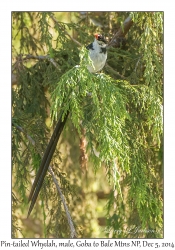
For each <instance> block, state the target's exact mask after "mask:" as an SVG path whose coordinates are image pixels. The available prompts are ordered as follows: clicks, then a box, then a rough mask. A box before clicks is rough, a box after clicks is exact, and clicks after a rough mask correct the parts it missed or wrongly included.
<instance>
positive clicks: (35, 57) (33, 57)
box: [23, 55, 61, 71]
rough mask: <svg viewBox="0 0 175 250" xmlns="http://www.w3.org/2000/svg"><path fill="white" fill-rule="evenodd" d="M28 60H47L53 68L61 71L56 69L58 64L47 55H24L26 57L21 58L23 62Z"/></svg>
mask: <svg viewBox="0 0 175 250" xmlns="http://www.w3.org/2000/svg"><path fill="white" fill-rule="evenodd" d="M28 59H37V60H48V61H50V62H51V63H52V64H53V65H54V66H55V68H57V69H58V70H59V71H61V69H60V68H59V67H58V64H57V63H56V62H55V60H54V59H53V58H51V57H50V56H49V55H46V56H33V55H26V57H24V58H23V60H24V61H25V60H28Z"/></svg>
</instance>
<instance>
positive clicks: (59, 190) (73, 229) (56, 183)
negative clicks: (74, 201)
mask: <svg viewBox="0 0 175 250" xmlns="http://www.w3.org/2000/svg"><path fill="white" fill-rule="evenodd" d="M49 172H50V173H51V175H52V179H53V181H54V183H55V185H56V188H57V191H58V193H59V194H60V197H61V200H62V202H63V205H64V210H65V212H66V215H67V219H68V223H69V227H70V231H71V234H70V237H71V238H75V237H76V231H75V227H74V225H73V222H72V218H71V216H70V213H69V210H68V207H67V205H66V201H65V198H64V196H63V194H62V192H61V189H60V187H59V185H58V181H57V179H56V178H55V175H54V172H53V170H52V168H51V166H49Z"/></svg>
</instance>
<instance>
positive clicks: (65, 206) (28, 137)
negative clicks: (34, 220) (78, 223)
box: [12, 123, 76, 238]
mask: <svg viewBox="0 0 175 250" xmlns="http://www.w3.org/2000/svg"><path fill="white" fill-rule="evenodd" d="M12 125H13V126H14V127H15V128H17V129H18V130H19V131H20V132H22V133H23V134H24V135H25V136H26V137H27V139H28V140H29V142H30V143H31V144H32V145H33V146H35V144H36V143H35V141H34V140H33V139H32V137H31V136H30V135H28V134H27V132H26V131H25V130H24V129H23V128H22V127H20V126H18V125H17V124H14V123H12ZM37 151H38V153H39V154H40V156H41V157H42V154H41V152H39V150H38V149H37ZM48 170H49V173H50V174H51V176H52V179H53V182H54V183H55V186H56V189H57V192H58V193H59V195H60V197H61V200H62V202H63V206H64V209H65V212H66V215H67V220H68V224H69V227H70V232H71V234H70V237H71V238H75V237H76V231H75V227H74V225H73V221H72V218H71V216H70V213H69V209H68V207H67V205H66V201H65V198H64V196H63V194H62V192H61V188H60V187H59V184H58V181H57V179H56V176H55V174H54V172H53V170H52V168H51V166H49V168H48Z"/></svg>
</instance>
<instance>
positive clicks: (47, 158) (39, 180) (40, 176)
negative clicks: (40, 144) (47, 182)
mask: <svg viewBox="0 0 175 250" xmlns="http://www.w3.org/2000/svg"><path fill="white" fill-rule="evenodd" d="M62 114H63V112H62V113H61V115H60V118H59V120H58V123H57V125H56V127H55V130H54V132H53V134H52V136H51V139H50V141H49V144H48V146H47V148H46V151H45V153H44V156H43V159H42V161H41V164H40V167H39V170H38V173H37V175H36V177H35V180H34V183H33V186H32V189H31V191H30V195H29V198H28V201H29V202H30V201H31V204H30V207H29V211H28V217H29V215H30V213H31V212H32V209H33V207H34V205H35V202H36V199H37V197H38V194H39V192H40V189H41V186H42V184H43V181H44V177H45V175H46V172H47V170H48V168H49V164H50V162H51V159H52V156H53V154H54V152H55V149H56V146H57V143H58V140H59V137H60V135H61V132H62V130H63V128H64V125H65V123H66V120H67V118H68V115H69V112H67V114H66V115H65V117H64V119H63V121H62Z"/></svg>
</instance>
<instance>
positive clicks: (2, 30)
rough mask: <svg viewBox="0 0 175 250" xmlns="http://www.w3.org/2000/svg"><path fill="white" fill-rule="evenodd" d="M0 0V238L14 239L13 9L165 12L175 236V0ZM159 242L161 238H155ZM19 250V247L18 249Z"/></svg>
mask: <svg viewBox="0 0 175 250" xmlns="http://www.w3.org/2000/svg"><path fill="white" fill-rule="evenodd" d="M80 3H81V1H76V0H73V1H71V0H66V1H58V0H57V1H53V0H49V1H15V0H6V1H3V0H2V1H0V9H1V15H0V50H1V53H0V56H1V60H0V61H1V66H0V76H1V77H0V79H1V81H0V87H1V88H0V118H1V119H0V133H1V136H0V139H1V143H0V171H1V172H0V238H1V239H0V240H8V241H10V239H11V198H9V197H11V11H18V10H20V11H27V10H31V11H32V10H33V11H53V10H54V11H57V10H58V11H80V10H81V11H82V10H89V11H95V10H96V11H99V10H100V11H112V10H115V11H119V10H120V11H133V10H135V11H153V10H155V11H158V10H159V11H164V21H165V22H164V24H165V25H164V28H165V30H164V41H165V48H164V58H165V60H164V63H165V66H164V69H165V71H164V84H165V87H164V102H165V106H164V112H165V115H164V124H165V125H164V128H165V131H164V142H165V145H164V147H165V148H164V149H165V154H164V161H165V166H164V177H165V181H164V195H165V200H164V226H165V227H164V240H163V241H164V242H166V241H167V242H172V241H173V240H174V239H175V228H174V225H175V195H174V191H175V188H174V183H175V160H174V159H175V132H174V131H175V103H174V100H175V93H174V90H175V76H174V72H175V63H174V58H175V55H174V51H175V39H174V4H173V1H166V2H165V1H150V0H147V1H123V2H122V1H109V0H108V1H98V0H97V1H94V0H93V1H92V0H88V1H85V2H84V1H83V4H82V5H81V4H80ZM156 241H158V240H156ZM16 249H18V248H16Z"/></svg>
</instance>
